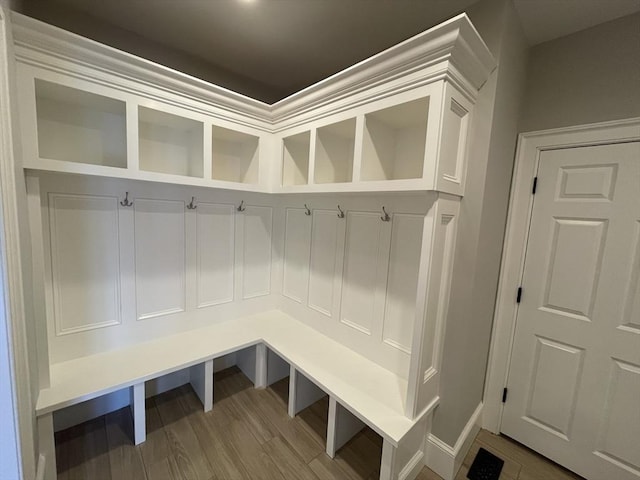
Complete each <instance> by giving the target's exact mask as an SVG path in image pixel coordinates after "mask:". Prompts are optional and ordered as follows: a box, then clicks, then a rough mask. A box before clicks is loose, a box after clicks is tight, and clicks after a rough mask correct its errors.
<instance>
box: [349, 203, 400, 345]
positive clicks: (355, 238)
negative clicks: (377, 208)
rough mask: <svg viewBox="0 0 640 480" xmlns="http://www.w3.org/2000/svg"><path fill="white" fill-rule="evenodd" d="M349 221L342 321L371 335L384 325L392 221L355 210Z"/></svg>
mask: <svg viewBox="0 0 640 480" xmlns="http://www.w3.org/2000/svg"><path fill="white" fill-rule="evenodd" d="M346 220H347V227H346V228H347V230H346V240H345V253H344V267H343V268H344V273H343V280H342V304H341V307H340V321H341V322H342V323H343V324H344V325H346V326H347V327H349V328H352V329H355V330H357V331H358V332H360V333H362V334H365V335H371V334H372V333H373V329H374V327H377V326H378V325H381V323H382V322H381V321H380V319H381V317H382V315H383V312H384V307H383V306H384V294H383V293H382V292H381V291H380V280H381V279H382V280H383V282H384V279H386V262H387V260H388V253H386V254H385V253H383V252H384V251H385V240H386V238H385V237H387V236H388V233H389V231H390V227H389V225H390V223H391V222H383V221H382V220H381V218H380V214H379V213H374V212H354V211H350V212H348V213H347V215H346ZM386 250H387V252H388V244H387V248H386ZM385 257H386V258H385ZM381 297H382V299H381Z"/></svg>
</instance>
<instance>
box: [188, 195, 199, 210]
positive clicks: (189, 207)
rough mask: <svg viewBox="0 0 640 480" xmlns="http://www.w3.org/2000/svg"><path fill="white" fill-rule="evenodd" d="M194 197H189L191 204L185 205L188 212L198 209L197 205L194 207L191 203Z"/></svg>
mask: <svg viewBox="0 0 640 480" xmlns="http://www.w3.org/2000/svg"><path fill="white" fill-rule="evenodd" d="M195 199H196V197H191V202H190V203H189V204H188V205H187V208H188V209H189V210H195V209H196V208H198V206H197V205H194V204H193V202H194V201H195Z"/></svg>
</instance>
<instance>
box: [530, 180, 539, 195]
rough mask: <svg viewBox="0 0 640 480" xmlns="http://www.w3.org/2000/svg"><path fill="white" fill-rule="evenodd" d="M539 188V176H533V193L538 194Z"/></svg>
mask: <svg viewBox="0 0 640 480" xmlns="http://www.w3.org/2000/svg"><path fill="white" fill-rule="evenodd" d="M537 188H538V177H533V188H532V189H531V193H532V194H533V195H535V194H536V190H537Z"/></svg>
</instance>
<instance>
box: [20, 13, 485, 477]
mask: <svg viewBox="0 0 640 480" xmlns="http://www.w3.org/2000/svg"><path fill="white" fill-rule="evenodd" d="M12 21H13V30H14V38H15V48H14V50H15V55H16V72H17V82H16V83H17V95H18V105H19V112H18V113H19V127H20V135H21V151H22V164H23V167H24V174H25V181H26V185H27V196H28V215H29V219H28V221H29V225H30V236H31V245H32V252H31V253H32V259H33V262H32V263H33V265H32V269H33V272H32V275H31V276H32V277H33V285H32V288H33V296H34V311H35V316H36V325H35V329H36V334H37V339H38V342H37V343H38V345H37V352H35V356H36V357H37V359H38V371H39V384H40V395H39V397H38V399H37V405H36V407H35V409H36V412H35V414H36V416H37V417H38V431H39V437H40V449H41V450H42V451H43V453H44V454H45V456H46V462H47V464H46V475H45V478H46V479H47V480H51V479H53V478H55V455H54V454H53V452H54V449H55V443H54V438H53V431H54V429H55V428H56V427H60V426H61V425H63V424H67V425H68V424H69V422H73V419H74V418H77V419H78V421H82V420H83V419H86V418H83V415H86V411H87V409H86V408H84V410H83V405H84V406H85V407H86V405H88V403H87V402H94V401H95V400H96V399H100V398H105V397H109V398H110V399H112V402H111V403H112V404H113V405H115V404H117V405H119V406H124V405H131V408H132V411H133V419H134V438H132V441H134V442H135V443H142V442H144V440H145V435H146V430H145V418H144V417H145V413H144V401H145V397H146V396H148V395H151V394H153V392H154V391H156V390H157V388H160V387H158V384H159V382H158V380H159V379H161V378H166V377H167V376H171V378H172V379H173V380H172V381H173V382H174V383H175V382H182V383H185V382H190V383H191V384H192V386H193V388H194V390H195V391H196V393H197V394H198V396H199V398H200V399H201V400H202V403H203V408H204V409H205V410H209V409H211V408H213V409H215V408H216V405H215V403H216V399H215V398H213V387H212V385H213V381H214V380H213V379H214V375H215V374H214V370H215V369H216V368H217V366H218V364H219V363H220V362H222V363H223V364H224V365H226V366H228V365H233V364H237V365H238V367H239V368H240V369H241V370H242V371H243V372H244V373H245V374H246V375H247V376H248V377H249V378H250V379H251V380H252V381H253V382H254V383H255V385H256V386H257V387H264V386H266V385H268V384H270V383H272V382H274V381H276V380H279V379H282V378H284V377H287V376H288V377H289V382H290V388H289V414H290V415H296V414H297V413H298V412H299V411H300V410H301V409H303V408H305V407H306V406H308V405H309V404H310V402H312V401H315V400H317V398H318V397H319V396H322V395H328V396H329V402H330V403H329V420H328V425H327V453H328V454H329V455H331V456H333V455H335V452H336V451H337V450H338V449H339V448H340V447H341V446H342V445H343V444H344V443H345V442H346V441H348V440H349V438H351V436H352V435H353V434H354V433H356V432H357V431H358V429H361V428H362V426H364V425H368V426H369V427H371V428H372V429H373V430H374V431H375V432H376V433H377V434H379V435H380V436H381V437H382V438H383V442H384V443H383V445H384V447H383V452H382V458H381V469H380V478H381V479H383V480H389V479H403V480H404V479H410V478H414V477H415V475H416V474H417V472H418V471H419V470H420V468H421V467H422V466H423V464H424V438H425V435H426V434H427V433H428V432H429V429H430V419H431V414H432V412H433V409H434V408H435V407H436V406H437V404H438V401H439V397H438V382H439V371H440V357H441V348H442V339H443V335H444V330H445V320H446V316H447V306H448V296H449V284H450V272H451V268H452V263H453V254H454V246H455V239H456V230H457V223H458V212H459V207H460V201H461V198H462V197H463V195H464V185H465V176H466V170H467V169H466V164H467V162H468V161H472V159H471V160H470V152H469V149H468V139H469V134H470V132H471V130H472V129H473V125H474V103H475V99H476V96H477V92H478V89H479V88H480V87H481V86H482V84H483V83H484V81H485V80H486V78H487V77H488V75H489V74H490V72H491V70H492V68H493V67H494V60H493V58H492V57H491V54H490V53H489V51H488V49H487V47H486V46H485V45H484V43H483V42H482V40H481V39H480V37H479V36H478V34H477V32H476V31H475V29H474V28H473V26H472V25H471V23H470V22H469V20H468V18H467V17H466V16H465V15H460V16H458V17H455V18H453V19H451V20H449V21H447V22H445V23H443V24H441V25H439V26H437V27H434V28H433V29H431V30H428V31H426V32H424V33H422V34H420V35H418V36H416V37H413V38H411V39H409V40H407V41H405V42H403V43H401V44H399V45H397V46H396V47H393V48H391V49H389V50H386V51H384V52H381V53H380V54H378V55H375V56H374V57H372V58H370V59H367V60H365V61H363V62H361V63H359V64H357V65H355V66H353V67H351V68H349V69H347V70H345V71H344V72H341V73H338V74H336V75H334V76H332V77H331V78H329V79H327V80H324V81H322V82H319V83H318V84H315V85H313V86H311V87H309V88H307V89H305V90H303V91H301V92H299V93H297V94H294V95H292V96H291V97H288V98H286V99H284V100H282V101H280V102H278V103H276V104H273V105H267V104H264V103H261V102H258V101H256V100H252V99H250V98H247V97H244V96H242V95H237V94H235V93H233V92H230V91H228V90H225V89H222V88H219V87H217V86H215V85H212V84H209V83H206V82H203V81H200V80H197V79H195V78H192V77H189V76H187V75H184V74H182V73H180V72H176V71H173V70H170V69H168V68H165V67H162V66H160V65H157V64H154V63H151V62H149V61H146V60H143V59H140V58H137V57H134V56H132V55H129V54H126V53H124V52H121V51H118V50H115V49H113V48H110V47H107V46H104V45H101V44H98V43H96V42H93V41H90V40H87V39H85V38H82V37H79V36H77V35H74V34H71V33H68V32H65V31H63V30H60V29H57V28H54V27H51V26H48V25H46V24H42V23H40V22H37V21H35V20H32V19H29V18H27V17H23V16H20V15H18V14H14V15H13V17H12ZM160 383H161V382H160ZM103 403H104V402H103ZM83 412H84V413H83Z"/></svg>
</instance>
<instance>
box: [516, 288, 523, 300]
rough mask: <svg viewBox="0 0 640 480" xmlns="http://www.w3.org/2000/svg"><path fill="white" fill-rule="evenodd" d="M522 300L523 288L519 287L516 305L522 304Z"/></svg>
mask: <svg viewBox="0 0 640 480" xmlns="http://www.w3.org/2000/svg"><path fill="white" fill-rule="evenodd" d="M521 299H522V287H518V293H517V294H516V303H520V300H521Z"/></svg>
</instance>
